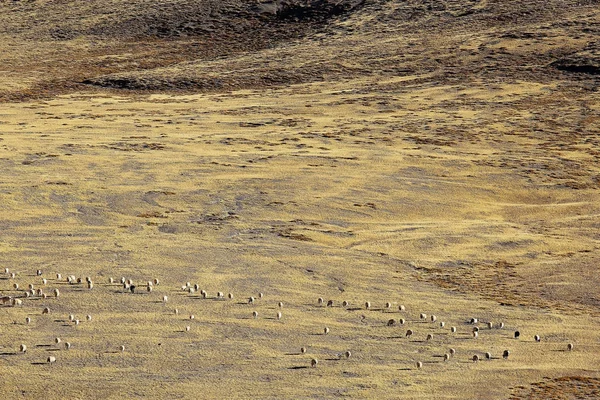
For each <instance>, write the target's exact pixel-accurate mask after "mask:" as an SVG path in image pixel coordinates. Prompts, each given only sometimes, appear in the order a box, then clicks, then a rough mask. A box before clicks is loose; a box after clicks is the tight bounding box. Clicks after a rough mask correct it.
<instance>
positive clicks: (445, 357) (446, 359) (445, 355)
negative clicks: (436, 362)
mask: <svg viewBox="0 0 600 400" xmlns="http://www.w3.org/2000/svg"><path fill="white" fill-rule="evenodd" d="M449 359H450V354H448V353H446V354H444V361H448V360H449Z"/></svg>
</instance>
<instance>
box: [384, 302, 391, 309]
mask: <svg viewBox="0 0 600 400" xmlns="http://www.w3.org/2000/svg"><path fill="white" fill-rule="evenodd" d="M385 308H386V309H387V310H389V309H390V308H392V303H390V302H387V303H385Z"/></svg>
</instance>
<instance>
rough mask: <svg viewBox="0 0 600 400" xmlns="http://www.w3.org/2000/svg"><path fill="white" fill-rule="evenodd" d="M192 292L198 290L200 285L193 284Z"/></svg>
mask: <svg viewBox="0 0 600 400" xmlns="http://www.w3.org/2000/svg"><path fill="white" fill-rule="evenodd" d="M194 290H195V291H198V290H200V285H198V284H197V283H194Z"/></svg>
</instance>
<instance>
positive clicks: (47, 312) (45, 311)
mask: <svg viewBox="0 0 600 400" xmlns="http://www.w3.org/2000/svg"><path fill="white" fill-rule="evenodd" d="M42 314H50V308H48V307H46V308H44V309H43V310H42Z"/></svg>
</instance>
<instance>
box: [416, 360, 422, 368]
mask: <svg viewBox="0 0 600 400" xmlns="http://www.w3.org/2000/svg"><path fill="white" fill-rule="evenodd" d="M417 368H418V369H421V368H423V363H422V362H421V361H417Z"/></svg>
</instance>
